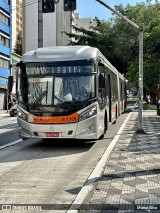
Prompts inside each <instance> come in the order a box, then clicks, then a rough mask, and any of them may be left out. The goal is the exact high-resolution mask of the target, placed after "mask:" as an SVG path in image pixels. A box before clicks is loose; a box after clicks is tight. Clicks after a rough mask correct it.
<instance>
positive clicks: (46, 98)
mask: <svg viewBox="0 0 160 213" xmlns="http://www.w3.org/2000/svg"><path fill="white" fill-rule="evenodd" d="M17 66H18V67H19V68H18V75H17V102H18V116H17V119H18V130H19V135H20V137H21V138H22V139H28V138H75V139H99V138H103V136H104V134H105V133H106V130H107V129H108V127H109V125H110V124H111V123H115V122H116V119H117V117H118V116H119V115H120V114H121V113H122V112H124V110H125V106H126V80H125V78H124V77H123V76H122V75H121V74H120V73H119V72H118V71H117V70H116V68H115V67H113V66H112V65H111V63H110V62H109V61H108V60H107V59H106V58H105V57H104V56H103V55H102V53H101V52H100V51H99V50H98V49H97V48H93V47H89V46H64V47H48V48H39V49H37V50H34V51H30V52H27V53H25V54H24V55H23V56H22V58H21V61H20V62H19V63H18V64H17Z"/></svg>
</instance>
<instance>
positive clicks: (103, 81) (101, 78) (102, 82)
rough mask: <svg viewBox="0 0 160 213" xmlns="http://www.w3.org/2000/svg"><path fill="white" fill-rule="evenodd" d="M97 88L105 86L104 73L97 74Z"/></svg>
mask: <svg viewBox="0 0 160 213" xmlns="http://www.w3.org/2000/svg"><path fill="white" fill-rule="evenodd" d="M99 88H105V76H104V73H100V74H99Z"/></svg>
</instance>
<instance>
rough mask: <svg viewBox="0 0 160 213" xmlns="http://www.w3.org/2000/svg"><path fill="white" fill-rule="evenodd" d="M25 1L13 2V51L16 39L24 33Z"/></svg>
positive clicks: (15, 0)
mask: <svg viewBox="0 0 160 213" xmlns="http://www.w3.org/2000/svg"><path fill="white" fill-rule="evenodd" d="M23 6H24V5H23V0H13V1H12V51H13V49H14V47H15V43H16V39H17V36H18V34H19V33H20V32H21V33H22V30H23V28H22V23H23V20H22V17H23V14H22V11H23Z"/></svg>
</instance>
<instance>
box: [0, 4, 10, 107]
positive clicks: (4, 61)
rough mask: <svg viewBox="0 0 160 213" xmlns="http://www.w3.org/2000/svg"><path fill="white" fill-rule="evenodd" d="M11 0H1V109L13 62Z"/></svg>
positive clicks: (3, 104)
mask: <svg viewBox="0 0 160 213" xmlns="http://www.w3.org/2000/svg"><path fill="white" fill-rule="evenodd" d="M11 3H12V1H11V0H0V110H3V109H6V97H7V88H8V87H7V85H8V76H9V75H10V64H11V45H12V44H11V43H12V42H11V18H12V17H11V12H10V11H11Z"/></svg>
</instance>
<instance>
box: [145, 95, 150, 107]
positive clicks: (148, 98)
mask: <svg viewBox="0 0 160 213" xmlns="http://www.w3.org/2000/svg"><path fill="white" fill-rule="evenodd" d="M146 102H147V109H149V108H150V103H151V96H150V95H149V94H147V95H146Z"/></svg>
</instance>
